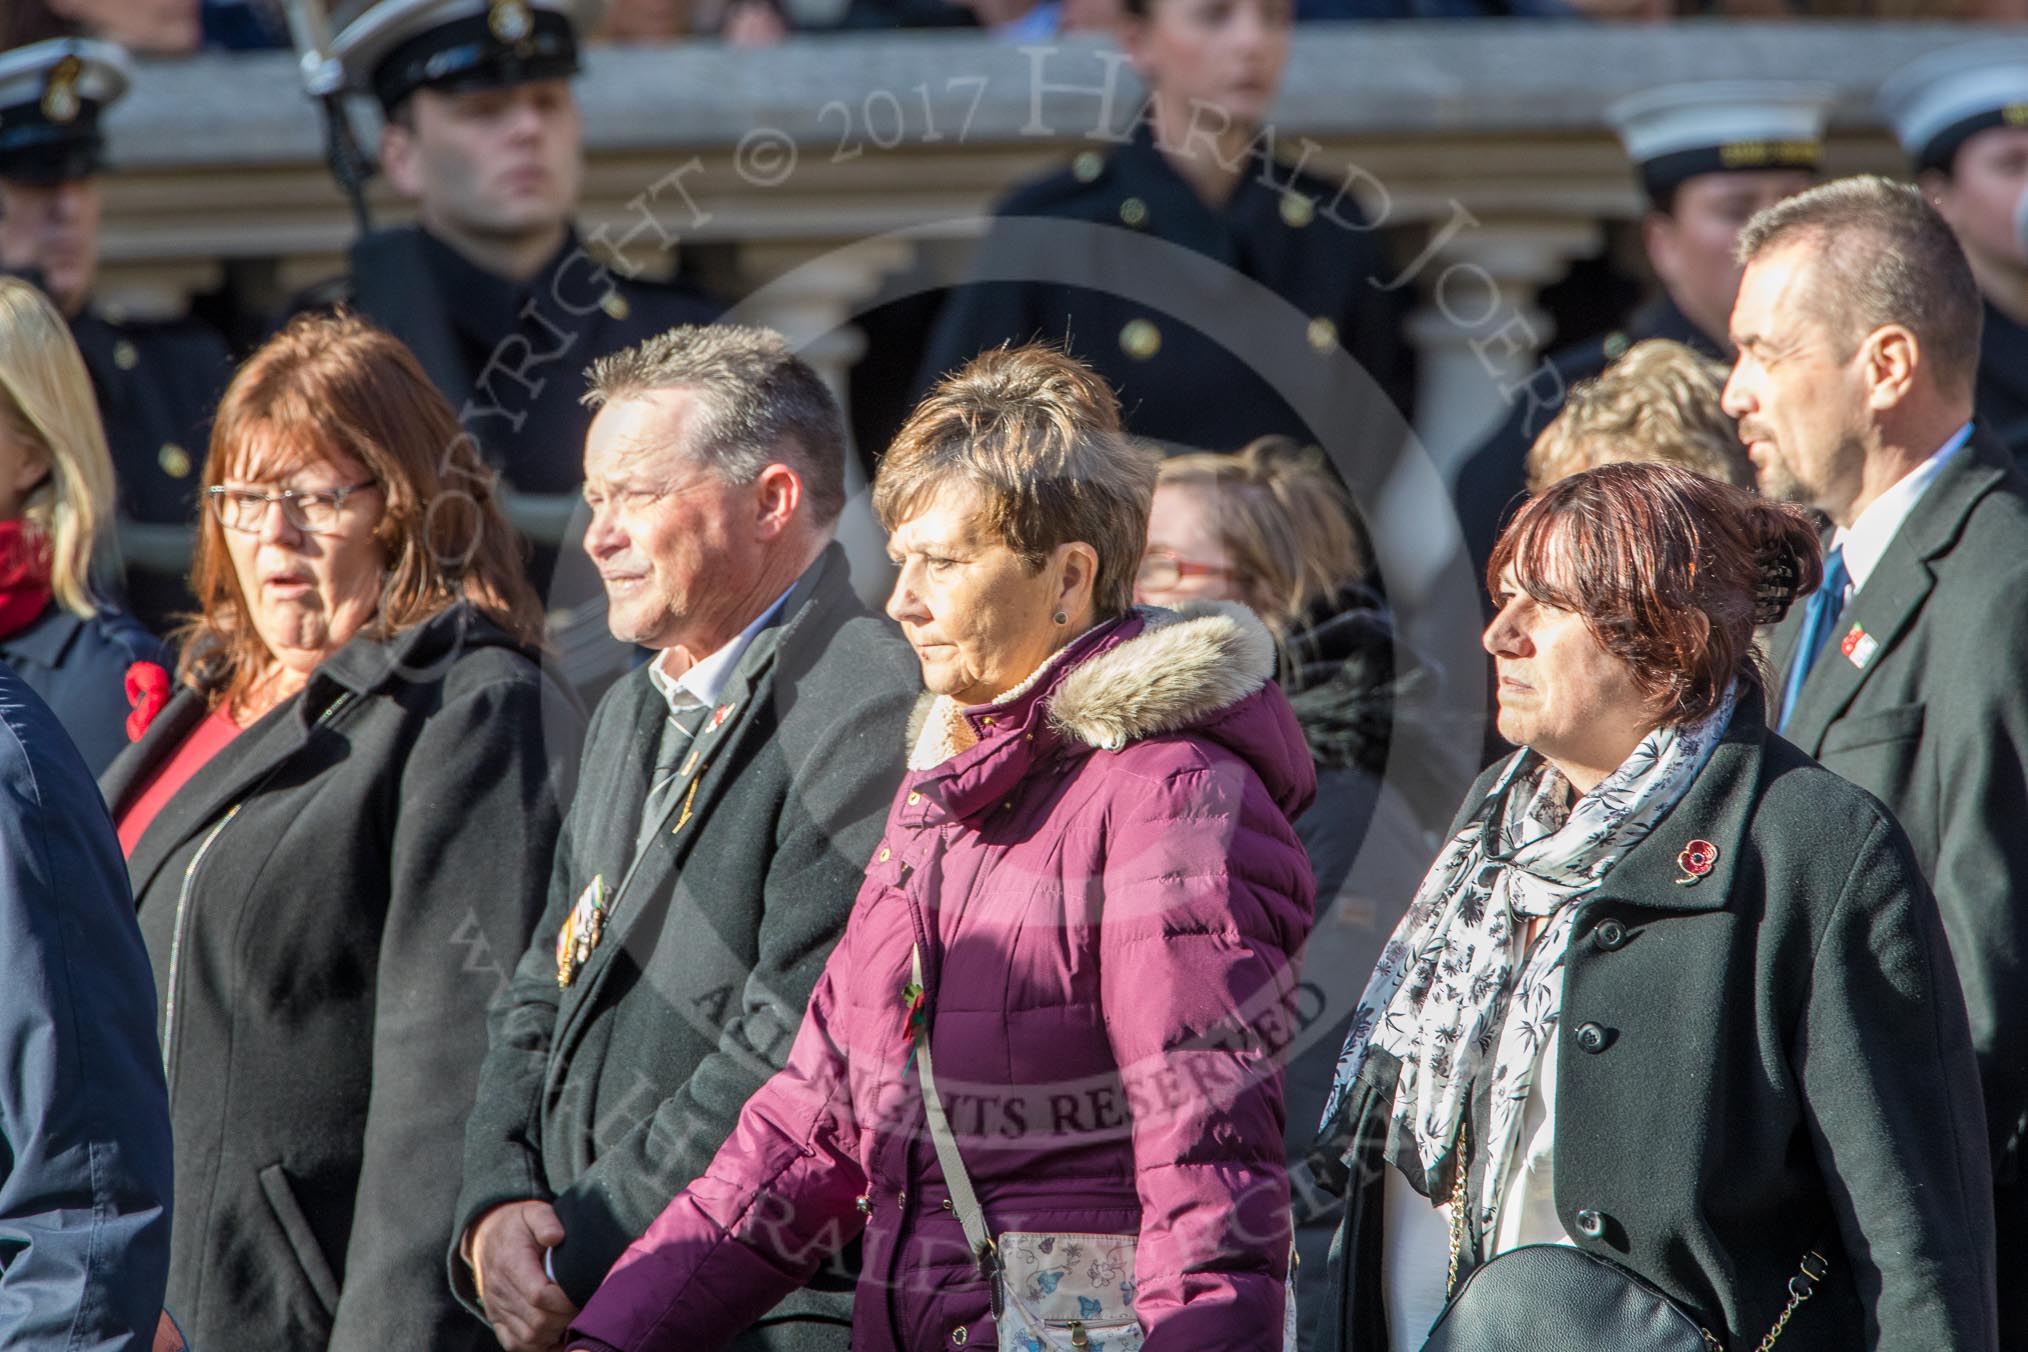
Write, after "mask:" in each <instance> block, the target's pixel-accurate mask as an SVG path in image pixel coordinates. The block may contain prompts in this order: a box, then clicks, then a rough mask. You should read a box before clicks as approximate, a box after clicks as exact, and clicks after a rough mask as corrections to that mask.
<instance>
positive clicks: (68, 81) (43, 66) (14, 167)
mask: <svg viewBox="0 0 2028 1352" xmlns="http://www.w3.org/2000/svg"><path fill="white" fill-rule="evenodd" d="M133 76H134V68H133V63H132V62H131V61H129V60H128V58H127V53H126V52H125V51H124V50H123V49H121V48H119V47H117V46H115V45H114V44H112V43H110V42H100V41H97V40H95V39H91V38H53V39H51V40H49V41H47V42H34V43H30V44H29V45H27V46H25V47H16V48H14V49H13V50H11V51H7V52H0V178H10V179H15V180H17V181H23V180H25V181H30V182H41V183H54V182H61V181H63V180H65V179H73V178H86V177H89V176H90V175H92V174H94V173H97V172H98V170H99V168H100V166H101V164H102V163H103V160H104V154H105V137H104V135H103V134H102V133H101V132H100V130H99V113H100V111H101V110H103V109H105V108H107V107H109V106H111V105H112V104H113V103H115V102H117V101H118V100H119V99H120V97H121V96H122V95H123V94H125V93H126V92H127V88H128V86H129V85H131V84H132V83H133Z"/></svg>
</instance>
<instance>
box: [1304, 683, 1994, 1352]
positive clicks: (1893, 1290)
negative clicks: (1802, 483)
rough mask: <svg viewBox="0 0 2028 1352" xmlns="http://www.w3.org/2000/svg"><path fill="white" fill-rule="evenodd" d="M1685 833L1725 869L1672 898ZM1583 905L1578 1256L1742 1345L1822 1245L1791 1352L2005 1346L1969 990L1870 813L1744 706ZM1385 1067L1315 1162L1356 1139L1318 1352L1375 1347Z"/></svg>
mask: <svg viewBox="0 0 2028 1352" xmlns="http://www.w3.org/2000/svg"><path fill="white" fill-rule="evenodd" d="M1498 768H1499V767H1497V766H1496V767H1495V768H1494V769H1493V770H1489V771H1487V773H1486V774H1485V775H1484V776H1483V777H1482V778H1481V779H1480V780H1479V783H1478V784H1477V785H1476V786H1474V788H1473V790H1472V793H1471V795H1470V797H1468V798H1467V800H1466V806H1465V809H1464V811H1463V812H1461V813H1460V815H1459V820H1458V823H1457V824H1456V826H1454V827H1453V832H1455V830H1456V829H1458V828H1460V827H1462V825H1463V823H1464V821H1465V820H1466V819H1467V817H1468V816H1469V815H1470V814H1471V813H1472V812H1473V811H1475V810H1476V808H1477V806H1478V805H1479V803H1480V802H1481V801H1483V799H1484V796H1485V794H1486V793H1487V792H1488V791H1490V789H1491V787H1492V785H1493V783H1494V781H1495V777H1496V775H1497V773H1498ZM1700 839H1701V840H1705V841H1708V842H1710V843H1712V844H1714V845H1716V846H1717V847H1718V858H1717V863H1716V865H1715V867H1713V868H1712V870H1711V871H1710V873H1708V874H1707V875H1705V876H1704V877H1703V878H1701V879H1700V880H1699V881H1697V882H1696V883H1695V884H1694V885H1691V886H1684V885H1681V884H1680V883H1679V882H1678V881H1677V880H1678V879H1679V878H1682V877H1686V876H1689V875H1687V874H1685V873H1684V871H1683V870H1682V869H1681V868H1680V867H1679V866H1678V865H1677V862H1676V859H1677V854H1678V852H1679V851H1681V850H1682V849H1683V847H1684V846H1686V845H1687V844H1689V842H1691V841H1692V840H1700ZM1576 904H1577V905H1578V906H1579V907H1580V910H1579V912H1578V916H1577V920H1576V926H1575V929H1574V930H1573V932H1572V936H1571V941H1570V950H1569V956H1568V959H1567V962H1566V965H1565V968H1564V990H1563V1012H1562V1017H1561V1020H1560V1022H1559V1024H1558V1028H1557V1036H1558V1037H1560V1038H1563V1039H1564V1044H1563V1047H1562V1049H1561V1054H1560V1056H1559V1057H1558V1063H1557V1064H1558V1074H1557V1084H1556V1144H1555V1161H1554V1163H1555V1177H1556V1209H1557V1213H1558V1215H1559V1217H1560V1218H1561V1220H1562V1223H1563V1227H1564V1229H1565V1231H1566V1232H1568V1233H1569V1234H1570V1235H1571V1236H1573V1237H1574V1238H1575V1240H1576V1242H1577V1243H1578V1244H1579V1245H1580V1247H1582V1248H1584V1249H1586V1250H1589V1251H1591V1252H1594V1253H1597V1254H1600V1255H1602V1256H1604V1257H1606V1258H1610V1259H1613V1260H1614V1261H1617V1262H1619V1263H1621V1264H1623V1265H1625V1266H1627V1267H1629V1268H1631V1269H1632V1270H1633V1271H1634V1272H1636V1273H1638V1274H1639V1275H1640V1276H1642V1277H1644V1278H1646V1279H1647V1280H1648V1281H1650V1282H1652V1283H1653V1284H1655V1285H1656V1286H1658V1287H1660V1288H1661V1289H1662V1290H1663V1291H1664V1292H1666V1293H1668V1294H1669V1295H1670V1296H1672V1297H1673V1298H1675V1299H1676V1300H1677V1301H1679V1302H1681V1303H1682V1304H1684V1305H1685V1306H1687V1307H1688V1308H1689V1309H1690V1310H1691V1311H1693V1312H1694V1313H1695V1314H1696V1315H1697V1317H1698V1319H1699V1320H1700V1322H1701V1323H1703V1325H1704V1326H1705V1327H1706V1328H1709V1329H1710V1330H1712V1331H1713V1332H1714V1333H1716V1334H1718V1335H1719V1337H1720V1338H1721V1339H1723V1341H1724V1342H1725V1345H1726V1346H1727V1347H1729V1348H1735V1349H1738V1348H1751V1347H1753V1346H1755V1345H1756V1344H1757V1343H1758V1342H1759V1340H1760V1338H1761V1336H1762V1335H1763V1334H1765V1333H1766V1332H1767V1331H1768V1329H1769V1328H1770V1327H1771V1326H1772V1325H1773V1323H1774V1321H1775V1318H1776V1316H1777V1315H1778V1314H1779V1313H1780V1312H1781V1309H1782V1307H1783V1305H1784V1304H1785V1303H1786V1300H1787V1282H1788V1279H1789V1278H1790V1276H1792V1275H1793V1274H1794V1273H1795V1271H1796V1267H1797V1263H1798V1261H1799V1260H1800V1259H1801V1257H1802V1255H1803V1253H1804V1251H1805V1250H1806V1249H1807V1248H1808V1247H1810V1246H1811V1245H1812V1244H1817V1243H1822V1242H1824V1241H1825V1240H1826V1238H1827V1236H1828V1237H1829V1243H1828V1247H1827V1248H1826V1250H1825V1252H1826V1256H1828V1257H1829V1259H1830V1261H1831V1272H1830V1275H1829V1277H1828V1278H1827V1279H1826V1280H1825V1281H1824V1282H1823V1283H1821V1284H1820V1286H1819V1289H1818V1294H1817V1295H1816V1297H1815V1298H1814V1299H1813V1300H1811V1301H1810V1302H1809V1303H1808V1304H1807V1305H1805V1306H1803V1307H1802V1309H1801V1310H1800V1311H1799V1312H1798V1313H1797V1314H1796V1316H1795V1319H1794V1322H1793V1323H1791V1324H1790V1325H1789V1329H1788V1332H1787V1333H1786V1334H1785V1335H1784V1336H1783V1338H1782V1341H1781V1344H1780V1346H1781V1352H1855V1350H1856V1349H1871V1350H1873V1352H1914V1350H1915V1349H1918V1348H1920V1349H1923V1352H1931V1349H1934V1350H1935V1352H1945V1350H1946V1349H1948V1350H1949V1352H1991V1350H1992V1349H1995V1348H1997V1347H1998V1343H1997V1342H1996V1339H1995V1334H1994V1330H1993V1300H1994V1269H1993V1258H1992V1235H1993V1228H1992V1227H1993V1219H1992V1209H1991V1204H1990V1196H1991V1186H1992V1183H1991V1173H1990V1170H1989V1168H1988V1165H1987V1154H1986V1150H1985V1130H1984V1117H1983V1113H1982V1106H1981V1103H1980V1098H1979V1087H1978V1081H1977V1070H1976V1063H1975V1061H1974V1059H1973V1056H1972V1047H1971V1038H1970V1035H1969V1032H1968V1031H1967V1027H1966V1023H1965V1013H1964V1003H1963V1001H1962V999H1961V998H1960V996H1959V994H1958V986H1957V979H1956V974H1955V972H1954V971H1953V969H1952V966H1951V959H1950V951H1949V947H1948V944H1947V942H1946V940H1945V938H1944V933H1943V926H1942V924H1941V922H1940V921H1939V919H1938V916H1937V909H1936V904H1935V902H1934V901H1933V900H1932V898H1931V896H1930V893H1929V889H1928V888H1927V887H1926V886H1925V885H1924V883H1923V880H1922V876H1921V874H1920V872H1919V871H1918V870H1917V869H1916V866H1915V860H1914V858H1913V857H1912V855H1911V853H1910V851H1909V846H1908V840H1907V838H1906V837H1905V836H1904V835H1903V834H1902V832H1901V830H1900V829H1899V828H1898V827H1897V826H1896V825H1895V824H1894V822H1893V820H1892V819H1891V818H1890V817H1889V816H1888V815H1887V813H1886V812H1885V811H1884V810H1883V809H1882V808H1881V806H1880V804H1879V803H1878V802H1876V801H1875V800H1874V799H1873V798H1872V797H1871V796H1870V795H1868V794H1865V793H1863V792H1860V791H1859V790H1856V789H1854V788H1853V787H1852V786H1851V785H1849V784H1847V783H1845V782H1844V781H1843V780H1841V779H1839V778H1838V777H1837V776H1835V775H1832V774H1829V773H1827V772H1825V771H1824V770H1823V769H1821V768H1820V767H1818V766H1817V765H1816V764H1814V763H1813V762H1811V761H1810V760H1809V759H1808V758H1807V757H1805V756H1803V755H1802V754H1801V753H1800V752H1798V751H1797V750H1796V749H1795V748H1794V747H1792V746H1790V745H1789V744H1788V743H1786V742H1784V741H1782V740H1781V739H1780V738H1778V737H1775V736H1773V735H1772V734H1771V733H1769V732H1768V731H1767V729H1766V726H1765V723H1764V721H1763V716H1762V712H1761V705H1760V700H1759V698H1758V696H1757V695H1756V696H1753V697H1751V698H1743V699H1742V700H1741V702H1740V706H1739V709H1738V711H1737V712H1736V713H1735V714H1734V716H1733V721H1732V726H1731V728H1730V729H1729V730H1728V731H1727V732H1726V735H1725V737H1724V739H1723V740H1722V741H1721V742H1720V743H1719V745H1718V747H1717V749H1716V750H1715V751H1714V752H1713V753H1712V756H1711V760H1710V761H1709V762H1708V763H1707V764H1706V765H1705V767H1704V769H1703V771H1702V772H1701V773H1700V774H1699V775H1698V777H1697V780H1696V781H1695V783H1693V784H1692V785H1691V787H1690V790H1689V792H1688V793H1687V794H1685V796H1684V798H1683V800H1682V801H1681V802H1680V803H1678V804H1677V805H1676V807H1675V809H1674V810H1673V811H1672V812H1671V813H1669V815H1668V816H1667V817H1665V818H1664V819H1663V820H1662V822H1661V823H1660V824H1659V825H1658V826H1657V827H1656V828H1655V830H1654V832H1653V834H1652V835H1650V836H1649V837H1648V838H1647V839H1646V840H1644V841H1642V842H1641V843H1640V844H1638V845H1636V846H1635V847H1634V848H1633V849H1632V850H1631V851H1629V852H1628V854H1627V855H1626V857H1625V858H1624V859H1622V860H1621V861H1620V862H1619V864H1618V865H1616V866H1615V867H1614V868H1613V869H1612V871H1611V872H1610V873H1608V874H1607V875H1606V877H1605V880H1604V881H1603V882H1602V883H1601V884H1600V886H1599V888H1598V890H1597V891H1596V892H1595V893H1593V894H1592V895H1591V896H1590V897H1588V898H1586V899H1583V900H1581V901H1580V902H1578V903H1576ZM1397 1069H1398V1066H1397V1064H1396V1063H1395V1062H1394V1061H1393V1059H1392V1058H1391V1057H1388V1056H1385V1055H1384V1054H1376V1055H1375V1056H1374V1057H1373V1058H1371V1059H1370V1060H1369V1062H1368V1063H1367V1066H1366V1068H1365V1070H1364V1071H1363V1072H1362V1075H1361V1082H1360V1083H1359V1084H1358V1085H1356V1086H1354V1092H1353V1093H1352V1094H1351V1095H1349V1096H1348V1102H1347V1104H1346V1111H1345V1112H1344V1113H1343V1115H1342V1116H1341V1117H1340V1118H1339V1120H1338V1122H1337V1123H1336V1124H1335V1126H1334V1130H1333V1131H1332V1132H1329V1133H1327V1136H1326V1140H1325V1141H1323V1142H1320V1143H1319V1144H1320V1150H1319V1152H1318V1155H1317V1156H1315V1157H1313V1162H1315V1163H1317V1164H1318V1165H1319V1167H1320V1169H1323V1168H1324V1167H1326V1165H1327V1164H1328V1162H1329V1161H1330V1160H1335V1159H1336V1158H1338V1156H1339V1155H1340V1154H1341V1152H1342V1151H1343V1149H1344V1147H1345V1145H1346V1144H1347V1143H1349V1142H1357V1146H1356V1152H1355V1161H1356V1163H1355V1167H1354V1168H1352V1169H1351V1170H1350V1171H1347V1170H1345V1169H1343V1168H1342V1167H1341V1168H1338V1169H1337V1170H1335V1175H1334V1176H1335V1178H1336V1180H1337V1181H1338V1182H1339V1184H1340V1186H1342V1187H1344V1188H1345V1190H1346V1191H1347V1192H1348V1194H1349V1201H1348V1206H1347V1212H1346V1219H1345V1223H1344V1225H1343V1227H1342V1228H1341V1230H1340V1232H1339V1236H1338V1239H1337V1242H1336V1243H1335V1244H1334V1245H1333V1249H1332V1269H1333V1274H1334V1279H1335V1280H1334V1292H1333V1298H1332V1300H1331V1301H1330V1303H1329V1304H1328V1305H1327V1308H1326V1309H1325V1311H1324V1316H1323V1317H1324V1319H1325V1321H1326V1323H1327V1325H1328V1326H1329V1330H1330V1331H1329V1336H1327V1337H1324V1338H1323V1339H1321V1340H1320V1342H1319V1346H1320V1347H1325V1348H1336V1349H1346V1350H1348V1352H1384V1349H1385V1348H1386V1347H1387V1346H1388V1343H1387V1329H1386V1315H1385V1311H1384V1308H1383V1304H1384V1302H1383V1298H1382V1295H1381V1286H1380V1280H1381V1276H1380V1273H1381V1246H1382V1238H1381V1236H1382V1227H1383V1221H1384V1217H1383V1215H1382V1212H1383V1210H1384V1205H1385V1203H1384V1183H1385V1175H1384V1173H1383V1172H1382V1171H1383V1170H1384V1169H1386V1168H1389V1167H1391V1166H1388V1165H1386V1164H1384V1163H1383V1162H1382V1161H1381V1148H1382V1146H1383V1133H1384V1132H1385V1130H1386V1129H1387V1120H1386V1112H1387V1107H1388V1104H1389V1103H1390V1102H1391V1101H1392V1098H1393V1091H1394V1082H1395V1077H1396V1072H1397ZM1480 1163H1481V1161H1479V1160H1476V1159H1475V1160H1473V1173H1474V1175H1475V1176H1476V1174H1477V1172H1478V1166H1479V1164H1480ZM1474 1186H1475V1187H1476V1186H1477V1184H1476V1178H1475V1181H1474ZM1586 1213H1590V1214H1589V1215H1587V1214H1586ZM1586 1220H1590V1221H1591V1222H1592V1224H1589V1225H1587V1224H1585V1223H1584V1222H1585V1221H1586ZM1525 1317H1526V1316H1525V1313H1524V1312H1517V1318H1525Z"/></svg>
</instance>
